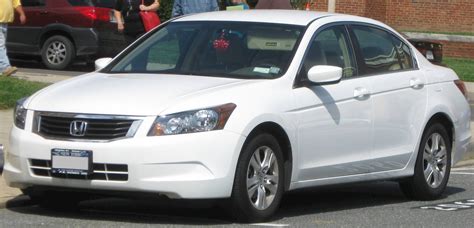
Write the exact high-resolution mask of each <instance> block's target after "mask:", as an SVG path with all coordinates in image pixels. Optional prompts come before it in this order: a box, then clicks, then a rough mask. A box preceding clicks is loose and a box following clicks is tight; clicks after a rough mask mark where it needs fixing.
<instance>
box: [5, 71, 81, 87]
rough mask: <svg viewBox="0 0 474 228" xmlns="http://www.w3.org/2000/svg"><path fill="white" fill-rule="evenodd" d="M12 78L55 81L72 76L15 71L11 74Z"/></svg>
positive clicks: (44, 81)
mask: <svg viewBox="0 0 474 228" xmlns="http://www.w3.org/2000/svg"><path fill="white" fill-rule="evenodd" d="M12 77H14V78H18V79H24V80H28V81H35V82H43V83H50V84H51V83H56V82H59V81H63V80H66V79H69V78H71V77H72V76H66V75H62V74H44V73H31V72H21V71H19V72H17V73H15V74H13V75H12Z"/></svg>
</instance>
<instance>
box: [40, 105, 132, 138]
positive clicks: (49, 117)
mask: <svg viewBox="0 0 474 228" xmlns="http://www.w3.org/2000/svg"><path fill="white" fill-rule="evenodd" d="M140 123H141V119H140V118H138V117H128V116H104V115H88V114H69V113H48V112H36V113H35V126H36V127H35V129H33V130H34V132H36V133H37V134H39V135H41V136H43V137H45V138H52V139H59V140H61V139H63V140H69V139H72V140H115V139H120V138H125V137H133V135H134V134H135V132H136V130H137V129H138V126H139V125H140ZM81 124H84V125H83V126H81ZM81 127H84V128H81Z"/></svg>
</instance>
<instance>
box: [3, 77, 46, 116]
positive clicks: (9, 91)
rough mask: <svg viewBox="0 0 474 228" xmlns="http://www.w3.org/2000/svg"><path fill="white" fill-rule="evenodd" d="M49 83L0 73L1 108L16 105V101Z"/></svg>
mask: <svg viewBox="0 0 474 228" xmlns="http://www.w3.org/2000/svg"><path fill="white" fill-rule="evenodd" d="M47 85H49V84H46V83H40V82H31V81H26V80H21V79H16V78H12V77H4V76H2V75H0V109H9V108H13V107H15V102H16V101H17V100H18V99H20V98H22V97H27V96H30V95H31V94H33V93H34V92H36V91H38V90H40V89H42V88H44V87H46V86H47Z"/></svg>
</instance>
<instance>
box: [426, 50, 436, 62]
mask: <svg viewBox="0 0 474 228" xmlns="http://www.w3.org/2000/svg"><path fill="white" fill-rule="evenodd" d="M426 59H428V60H433V59H434V55H433V52H432V51H426Z"/></svg>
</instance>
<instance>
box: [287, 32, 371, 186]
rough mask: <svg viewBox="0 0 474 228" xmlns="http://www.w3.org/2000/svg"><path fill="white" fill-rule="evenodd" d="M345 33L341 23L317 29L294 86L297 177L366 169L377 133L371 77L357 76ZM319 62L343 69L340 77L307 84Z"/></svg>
mask: <svg viewBox="0 0 474 228" xmlns="http://www.w3.org/2000/svg"><path fill="white" fill-rule="evenodd" d="M347 34H348V33H347V30H346V27H345V26H343V25H337V26H332V27H328V28H326V29H323V30H321V31H318V32H317V33H316V36H315V38H314V39H313V41H312V43H311V44H310V47H309V49H308V51H307V53H306V57H305V59H304V63H303V67H302V72H301V74H302V76H300V77H301V78H300V79H299V80H297V83H299V86H296V88H295V89H294V94H295V98H296V103H297V106H298V108H297V109H296V110H294V112H295V113H296V114H295V115H296V118H297V120H298V135H297V138H298V139H297V140H298V153H299V167H300V170H299V172H298V175H297V179H298V181H311V180H316V179H322V178H332V177H339V176H348V175H354V174H363V173H367V172H368V167H367V159H368V157H369V155H370V152H371V148H372V138H373V135H372V120H371V114H372V100H371V93H370V90H371V88H370V79H368V78H359V77H357V75H358V72H357V67H356V64H355V60H354V59H355V58H354V53H353V51H352V48H351V45H350V42H349V39H348V35H347ZM315 65H332V66H338V67H341V68H343V79H342V81H341V82H339V83H337V84H332V85H311V84H309V83H304V82H305V81H307V79H306V77H307V72H308V71H309V69H310V68H311V67H312V66H315ZM297 85H298V84H297Z"/></svg>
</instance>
